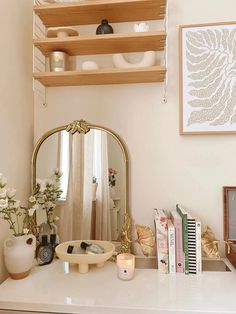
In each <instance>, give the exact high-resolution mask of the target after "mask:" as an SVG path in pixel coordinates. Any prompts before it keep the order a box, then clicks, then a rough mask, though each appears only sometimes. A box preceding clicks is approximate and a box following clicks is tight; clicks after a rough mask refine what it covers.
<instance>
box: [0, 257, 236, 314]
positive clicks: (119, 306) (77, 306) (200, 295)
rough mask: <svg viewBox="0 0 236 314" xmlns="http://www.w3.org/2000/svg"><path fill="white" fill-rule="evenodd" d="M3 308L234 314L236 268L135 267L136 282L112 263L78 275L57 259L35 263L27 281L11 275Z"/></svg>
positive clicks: (0, 291)
mask: <svg viewBox="0 0 236 314" xmlns="http://www.w3.org/2000/svg"><path fill="white" fill-rule="evenodd" d="M0 309H2V310H4V309H5V310H6V309H10V310H22V311H36V312H37V311H39V312H40V311H41V312H51V313H79V314H95V313H96V314H106V313H113V314H126V313H127V314H128V313H136V314H137V313H140V314H150V313H160V314H163V311H165V312H167V313H171V314H174V313H178V312H179V311H181V312H183V311H185V313H192V312H195V313H200V312H201V313H212V312H214V313H227V314H229V313H236V272H235V271H234V270H233V271H232V272H211V271H209V272H206V271H205V272H203V273H202V274H199V275H184V274H180V273H177V274H160V273H159V272H158V271H157V270H155V269H136V270H135V278H134V279H133V280H131V281H121V280H119V279H118V278H117V273H116V264H115V263H112V262H107V263H106V264H105V266H104V268H96V267H94V268H92V269H91V270H90V271H89V273H87V274H80V273H78V272H77V271H76V269H73V268H72V269H71V270H70V271H69V270H68V264H66V263H63V262H61V261H59V260H56V261H55V262H53V263H52V264H51V265H47V266H41V267H39V266H36V267H35V268H34V269H33V270H32V272H31V274H30V276H29V277H27V278H25V279H23V280H18V281H16V280H12V279H7V280H6V281H5V282H4V283H3V284H2V285H0Z"/></svg>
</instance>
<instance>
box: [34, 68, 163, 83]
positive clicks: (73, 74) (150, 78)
mask: <svg viewBox="0 0 236 314" xmlns="http://www.w3.org/2000/svg"><path fill="white" fill-rule="evenodd" d="M165 74H166V68H165V67H164V66H153V67H149V68H132V69H117V68H112V69H99V70H92V71H66V72H37V73H34V74H33V77H34V79H36V80H38V81H39V82H40V83H42V84H43V85H44V86H46V87H59V86H79V85H107V84H132V83H152V82H163V81H164V80H165Z"/></svg>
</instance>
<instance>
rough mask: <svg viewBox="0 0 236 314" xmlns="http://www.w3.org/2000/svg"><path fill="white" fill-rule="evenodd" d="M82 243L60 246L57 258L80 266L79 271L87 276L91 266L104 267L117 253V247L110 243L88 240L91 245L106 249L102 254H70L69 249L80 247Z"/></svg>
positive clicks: (57, 249)
mask: <svg viewBox="0 0 236 314" xmlns="http://www.w3.org/2000/svg"><path fill="white" fill-rule="evenodd" d="M81 242H82V241H69V242H64V243H61V244H59V245H58V246H57V247H56V254H57V256H58V257H59V258H60V259H61V260H63V261H65V262H68V263H73V264H78V271H79V273H81V274H85V273H87V272H88V271H89V265H90V264H95V265H96V266H97V267H103V266H104V263H105V262H106V261H107V260H108V259H109V258H111V257H112V255H113V253H114V252H115V246H114V244H112V243H111V242H108V241H97V240H88V241H87V240H86V242H89V243H90V244H98V245H99V246H101V247H102V248H103V249H104V253H102V254H86V253H85V254H71V253H67V252H68V247H69V246H73V247H80V245H81Z"/></svg>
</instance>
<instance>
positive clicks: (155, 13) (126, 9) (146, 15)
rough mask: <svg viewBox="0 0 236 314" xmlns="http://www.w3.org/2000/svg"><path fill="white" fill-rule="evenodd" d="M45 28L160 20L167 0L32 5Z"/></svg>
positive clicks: (119, 0) (101, 0) (94, 1)
mask: <svg viewBox="0 0 236 314" xmlns="http://www.w3.org/2000/svg"><path fill="white" fill-rule="evenodd" d="M34 11H35V13H36V14H37V15H38V16H39V18H40V19H41V20H42V22H43V24H44V25H45V26H46V27H55V26H73V25H87V24H100V22H101V20H102V19H107V20H108V21H109V22H110V23H119V22H132V21H146V20H162V19H164V17H165V11H166V0H87V1H86V0H85V1H81V2H78V3H67V4H51V5H40V6H38V5H35V6H34Z"/></svg>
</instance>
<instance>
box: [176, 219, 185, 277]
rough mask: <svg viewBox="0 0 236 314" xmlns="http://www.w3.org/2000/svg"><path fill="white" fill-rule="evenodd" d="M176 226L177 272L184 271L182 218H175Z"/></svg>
mask: <svg viewBox="0 0 236 314" xmlns="http://www.w3.org/2000/svg"><path fill="white" fill-rule="evenodd" d="M174 227H175V260H176V272H177V273H183V272H184V252H183V236H182V234H183V233H182V220H181V218H180V221H178V220H176V219H175V218H174Z"/></svg>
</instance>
